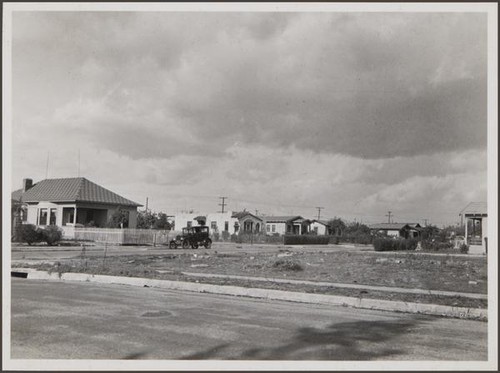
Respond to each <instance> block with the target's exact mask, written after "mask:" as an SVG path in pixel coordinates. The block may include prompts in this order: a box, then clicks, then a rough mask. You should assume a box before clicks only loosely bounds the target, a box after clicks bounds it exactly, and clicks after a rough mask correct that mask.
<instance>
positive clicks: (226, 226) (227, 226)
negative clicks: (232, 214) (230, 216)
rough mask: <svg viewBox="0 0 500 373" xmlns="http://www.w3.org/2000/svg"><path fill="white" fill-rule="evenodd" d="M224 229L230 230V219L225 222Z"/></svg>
mask: <svg viewBox="0 0 500 373" xmlns="http://www.w3.org/2000/svg"><path fill="white" fill-rule="evenodd" d="M224 230H225V231H228V230H229V222H228V221H225V222H224Z"/></svg>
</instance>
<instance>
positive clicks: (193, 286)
mask: <svg viewBox="0 0 500 373" xmlns="http://www.w3.org/2000/svg"><path fill="white" fill-rule="evenodd" d="M11 273H12V276H16V277H24V278H28V279H38V280H57V281H83V282H97V283H106V284H121V285H132V286H140V287H158V288H163V289H170V290H181V291H191V292H201V293H212V294H221V295H232V296H245V297H252V298H261V299H273V300H282V301H290V302H301V303H313V304H324V305H335V306H344V307H354V308H364V309H373V310H384V311H392V312H408V313H417V314H426V315H438V316H445V317H456V318H464V319H475V320H482V321H486V320H487V316H488V310H487V309H481V308H466V307H453V306H443V305H437V304H426V303H410V302H401V301H387V300H379V299H368V298H356V297H346V296H337V295H325V294H310V293H299V292H291V291H283V290H272V289H259V288H245V287H238V286H229V285H212V284H203V283H193V282H184V281H171V280H155V279H146V278H138V277H119V276H104V275H89V274H84V273H70V272H67V273H61V274H59V273H48V272H45V271H38V270H34V269H32V268H15V269H14V270H12V271H11ZM214 276H219V275H214ZM205 277H207V276H206V275H205ZM238 277H243V276H238ZM261 280H262V281H269V280H270V279H261ZM273 280H274V279H273ZM286 281H293V280H286ZM315 284H316V283H315ZM339 285H348V284H339ZM386 289H392V288H386ZM398 289H402V288H398ZM403 290H404V289H403ZM413 290H421V289H413ZM387 291H389V290H387ZM390 291H392V290H390ZM424 291H425V290H424ZM459 294H460V293H459ZM464 294H470V293H464ZM464 296H465V295H464Z"/></svg>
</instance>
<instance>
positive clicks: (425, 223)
mask: <svg viewBox="0 0 500 373" xmlns="http://www.w3.org/2000/svg"><path fill="white" fill-rule="evenodd" d="M422 220H423V221H424V227H427V220H429V219H422Z"/></svg>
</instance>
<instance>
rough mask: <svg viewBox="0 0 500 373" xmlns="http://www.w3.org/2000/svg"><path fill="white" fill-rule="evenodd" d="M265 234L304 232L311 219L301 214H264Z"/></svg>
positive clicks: (307, 228) (307, 229) (306, 231)
mask: <svg viewBox="0 0 500 373" xmlns="http://www.w3.org/2000/svg"><path fill="white" fill-rule="evenodd" d="M264 221H265V224H266V233H267V234H279V235H283V234H306V233H308V232H309V226H310V224H311V221H310V220H308V219H304V218H303V217H302V216H266V217H264Z"/></svg>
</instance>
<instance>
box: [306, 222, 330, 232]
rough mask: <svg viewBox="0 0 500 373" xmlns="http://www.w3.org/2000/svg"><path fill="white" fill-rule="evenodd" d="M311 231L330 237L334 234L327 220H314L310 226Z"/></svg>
mask: <svg viewBox="0 0 500 373" xmlns="http://www.w3.org/2000/svg"><path fill="white" fill-rule="evenodd" d="M310 231H311V232H316V234H318V235H329V234H332V232H331V227H330V226H329V225H328V222H327V221H325V220H312V221H311V225H310Z"/></svg>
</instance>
